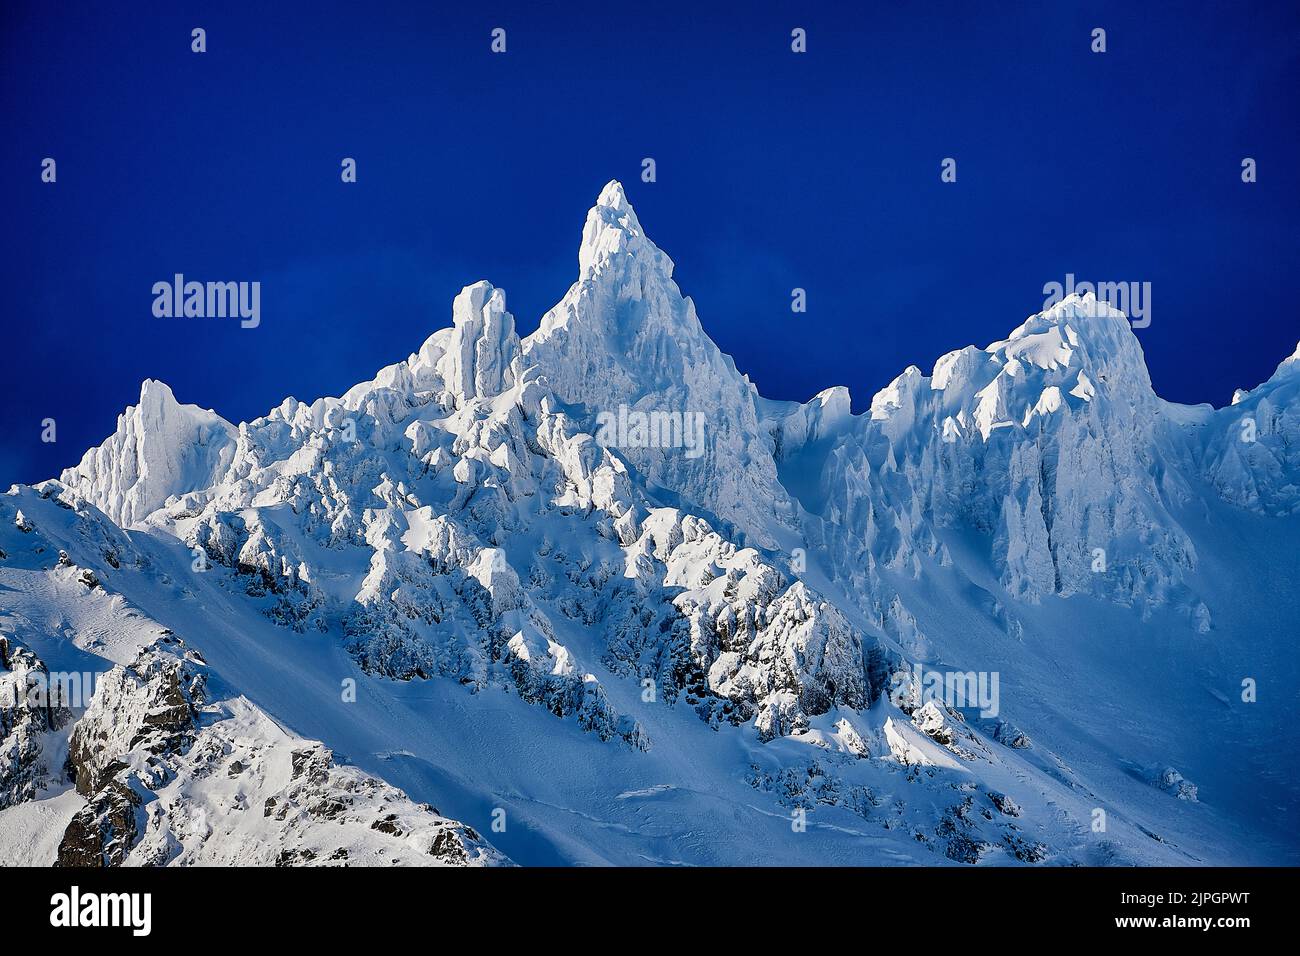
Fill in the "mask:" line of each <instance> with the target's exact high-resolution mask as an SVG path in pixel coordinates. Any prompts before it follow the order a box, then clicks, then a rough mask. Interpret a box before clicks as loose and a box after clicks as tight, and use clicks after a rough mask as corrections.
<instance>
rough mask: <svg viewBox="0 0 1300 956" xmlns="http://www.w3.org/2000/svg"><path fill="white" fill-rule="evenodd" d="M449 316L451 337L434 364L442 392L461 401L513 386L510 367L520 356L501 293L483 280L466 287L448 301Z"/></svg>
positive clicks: (500, 290) (504, 297) (493, 393)
mask: <svg viewBox="0 0 1300 956" xmlns="http://www.w3.org/2000/svg"><path fill="white" fill-rule="evenodd" d="M451 315H452V323H453V329H452V334H451V338H450V340H449V341H448V343H447V351H446V352H445V353H444V354H443V356H442V357H441V358H440V359H439V360H438V371H439V373H441V375H442V378H443V381H444V382H445V383H446V385H447V388H448V389H450V390H451V391H452V392H454V393H455V394H457V395H458V396H460V397H461V398H465V399H470V398H478V397H488V396H492V395H499V394H500V393H501V392H502V391H504V390H505V389H507V388H509V387H510V386H511V385H512V384H513V383H514V372H513V370H512V369H511V362H512V361H513V360H514V358H515V356H516V355H518V354H519V336H518V335H517V334H516V333H515V319H514V316H513V315H511V314H510V313H509V312H507V311H506V294H505V291H504V290H502V289H498V288H495V287H494V286H493V285H492V284H491V283H490V282H487V281H482V280H481V281H479V282H475V283H474V284H473V285H468V286H466V287H465V288H464V289H462V290H461V292H460V294H459V295H458V296H456V299H455V301H453V302H452V306H451Z"/></svg>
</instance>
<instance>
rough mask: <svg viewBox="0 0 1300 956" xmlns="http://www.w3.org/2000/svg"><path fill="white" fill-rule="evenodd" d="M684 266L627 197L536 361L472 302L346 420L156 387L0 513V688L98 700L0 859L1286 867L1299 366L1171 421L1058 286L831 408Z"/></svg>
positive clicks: (52, 728) (538, 340)
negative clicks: (761, 385)
mask: <svg viewBox="0 0 1300 956" xmlns="http://www.w3.org/2000/svg"><path fill="white" fill-rule="evenodd" d="M671 276H672V262H671V260H669V259H668V257H667V256H666V255H665V254H664V253H663V252H662V251H660V250H659V249H658V248H657V247H656V246H655V245H654V244H653V243H652V242H651V241H650V240H649V239H648V238H647V237H646V235H645V233H644V231H643V229H642V227H641V224H640V222H639V220H638V219H637V217H636V214H635V212H634V211H633V210H632V208H631V206H630V204H629V203H628V201H627V198H626V196H625V195H624V193H623V190H622V188H621V187H620V186H619V185H618V184H617V183H610V184H609V185H608V186H606V187H605V189H604V190H603V191H602V192H601V194H600V197H599V199H598V200H597V205H596V206H595V207H594V208H593V209H592V210H591V212H590V213H589V214H588V217H587V221H586V225H585V227H584V230H583V235H582V243H581V247H580V250H579V278H578V281H577V282H576V283H575V284H574V285H573V286H572V287H571V288H570V290H569V291H568V292H567V293H566V295H565V297H564V298H563V299H562V300H561V302H560V303H559V304H558V305H557V306H556V307H555V308H554V309H552V310H551V311H550V312H548V313H547V315H546V316H545V317H544V318H543V320H542V323H541V326H540V327H539V329H538V330H537V332H535V333H534V334H533V335H531V336H529V337H527V338H525V339H522V340H521V339H520V337H519V336H518V335H517V333H516V331H515V325H514V320H513V317H512V316H511V315H510V313H509V311H508V310H507V306H506V298H505V294H504V292H503V291H502V290H500V289H498V288H495V287H494V286H492V285H491V284H490V283H488V282H478V283H475V284H474V285H471V286H468V287H466V289H465V290H464V291H463V292H462V293H461V294H460V295H458V296H457V297H456V300H455V302H454V303H453V306H452V324H451V326H450V327H448V328H444V329H441V330H439V331H437V332H435V333H433V335H431V336H430V337H429V338H428V339H427V340H426V341H425V342H424V343H423V344H422V345H421V346H420V348H419V349H418V350H416V351H415V352H414V353H412V354H411V355H410V356H409V357H408V358H406V359H405V360H404V361H401V362H398V363H396V364H394V365H391V366H389V367H388V368H385V369H382V370H380V371H379V372H378V374H377V375H376V376H375V377H374V378H373V379H372V380H371V381H368V382H364V383H361V384H358V385H357V386H355V387H354V388H352V389H351V390H349V391H348V392H347V393H345V394H344V395H342V396H340V397H337V398H321V399H317V400H316V401H314V402H311V403H303V402H299V401H297V400H296V399H293V398H289V399H286V400H285V401H284V402H283V403H282V404H281V405H280V406H278V407H277V408H275V409H272V410H271V411H270V412H269V413H268V414H267V415H266V416H264V417H262V418H259V419H257V420H255V421H252V422H246V423H242V424H240V425H239V426H237V427H236V426H233V425H230V424H228V423H226V422H225V421H224V420H222V419H221V418H220V417H219V416H217V415H216V414H215V413H213V412H204V411H201V410H200V409H198V408H196V407H195V406H187V405H180V404H178V403H177V402H176V401H175V399H174V397H173V396H172V394H171V392H170V390H169V389H167V388H166V386H164V385H161V384H160V383H156V382H146V383H145V386H144V388H143V389H142V394H141V404H140V405H139V406H137V407H135V408H132V409H128V410H127V412H126V413H125V414H124V415H123V416H122V417H121V418H120V419H119V425H118V429H117V432H116V433H115V434H114V435H113V436H112V437H110V438H109V439H108V440H107V441H106V442H105V443H104V444H103V445H102V446H100V447H99V448H98V449H92V450H91V451H89V452H87V453H86V456H85V457H84V458H83V460H82V462H81V464H80V465H78V466H77V467H76V468H72V469H69V470H67V471H66V472H64V474H63V475H62V477H61V479H60V480H59V481H57V482H55V481H51V482H46V483H44V484H42V485H40V486H37V487H35V488H27V487H23V486H15V487H14V488H12V489H11V490H10V492H9V494H8V495H6V496H3V497H0V639H3V640H4V641H5V642H7V644H8V646H10V647H13V648H21V649H22V652H21V654H19V655H17V656H14V655H9V656H8V657H7V658H6V660H5V661H4V662H3V664H4V666H3V668H0V681H7V682H9V683H14V682H16V681H17V680H19V679H20V678H19V676H15V675H22V674H30V673H32V672H33V671H37V670H40V669H42V668H43V669H44V670H45V671H46V672H64V671H77V672H84V671H95V672H106V673H102V674H101V677H100V678H99V681H98V685H97V689H96V692H95V696H94V697H93V698H91V699H89V700H88V701H74V702H72V704H73V706H70V707H68V708H67V709H66V711H59V712H55V711H51V710H50V709H49V708H45V709H42V708H40V707H36V708H33V707H27V708H25V709H24V708H13V709H9V710H6V711H5V717H4V723H2V724H0V731H3V733H2V734H0V737H2V738H3V747H0V795H4V796H3V799H0V846H2V847H3V848H4V850H5V858H6V859H8V860H13V861H21V862H34V863H47V864H48V863H52V862H54V861H55V860H56V859H58V860H61V861H63V862H73V863H85V862H90V861H94V862H102V863H107V864H156V863H172V864H187V863H199V864H205V863H220V862H226V861H229V860H233V859H241V860H246V861H250V862H258V863H267V864H270V863H283V864H291V865H294V864H308V863H314V864H319V863H332V864H338V863H348V862H351V863H357V862H366V863H374V862H398V863H416V862H434V863H437V862H449V863H499V862H504V860H505V858H507V857H508V858H509V859H510V860H512V861H514V862H517V863H521V864H525V865H527V864H541V863H566V864H621V865H637V864H647V863H653V864H666V865H692V864H695V865H698V864H766V863H794V864H808V865H817V864H832V865H835V864H864V863H865V864H873V863H885V864H893V863H897V864H920V865H925V864H936V863H944V864H948V863H952V864H980V863H983V864H1015V865H1022V864H1023V865H1035V864H1038V865H1067V864H1075V863H1083V864H1098V865H1104V864H1168V865H1179V864H1191V863H1210V864H1228V863H1277V862H1292V863H1294V862H1296V859H1297V855H1298V854H1300V850H1298V847H1300V841H1297V839H1296V837H1297V824H1296V822H1295V821H1296V815H1297V812H1298V811H1300V799H1298V797H1300V794H1298V793H1297V789H1298V787H1300V784H1298V783H1297V780H1296V778H1295V775H1294V771H1293V767H1294V759H1295V756H1296V755H1297V752H1300V747H1297V743H1298V742H1300V741H1297V732H1296V730H1295V726H1296V724H1295V721H1294V719H1293V714H1294V710H1295V705H1296V703H1297V696H1298V695H1297V690H1296V688H1297V686H1300V684H1298V683H1297V680H1298V679H1300V673H1297V670H1298V669H1300V668H1298V666H1297V662H1296V655H1295V654H1294V652H1293V650H1292V646H1291V642H1290V640H1289V638H1290V637H1291V636H1292V635H1293V634H1294V632H1295V625H1296V622H1297V621H1300V595H1298V594H1297V589H1296V588H1295V586H1294V581H1295V580H1296V575H1297V572H1300V549H1297V548H1296V547H1295V546H1294V541H1295V536H1296V531H1297V530H1298V528H1300V490H1298V486H1300V483H1298V482H1297V478H1296V476H1297V470H1298V468H1300V461H1297V452H1296V449H1297V448H1298V447H1300V424H1298V418H1297V412H1296V389H1297V387H1300V386H1298V385H1297V383H1298V382H1300V374H1297V372H1296V369H1297V368H1300V359H1297V358H1296V357H1295V356H1293V357H1292V358H1291V359H1289V360H1287V361H1286V362H1284V363H1283V364H1282V366H1280V367H1279V370H1278V372H1277V374H1276V375H1274V377H1273V378H1272V379H1270V380H1269V382H1267V383H1264V384H1263V385H1260V386H1259V387H1258V388H1256V389H1253V390H1251V391H1249V392H1239V393H1238V396H1237V399H1236V402H1235V404H1233V405H1232V406H1230V407H1228V408H1223V409H1218V410H1215V409H1212V408H1210V407H1208V406H1204V407H1197V408H1185V407H1182V406H1176V405H1172V404H1170V403H1167V402H1164V401H1162V400H1161V399H1159V398H1158V397H1157V396H1156V395H1155V394H1154V392H1153V391H1152V388H1151V383H1150V379H1149V377H1148V375H1147V372H1146V367H1145V362H1144V360H1143V357H1142V350H1141V346H1140V344H1139V342H1138V340H1137V337H1136V336H1135V335H1134V333H1133V331H1132V330H1131V328H1130V326H1129V323H1128V322H1127V320H1126V319H1125V318H1124V316H1123V315H1122V314H1120V313H1118V312H1115V311H1114V310H1111V309H1109V308H1108V307H1106V306H1104V305H1100V304H1098V303H1097V302H1096V301H1095V300H1094V299H1092V298H1091V297H1087V298H1083V299H1080V298H1078V297H1077V296H1071V297H1068V298H1067V299H1065V300H1063V301H1062V302H1061V303H1058V304H1057V305H1056V306H1054V307H1053V308H1051V309H1049V310H1047V311H1046V312H1043V313H1040V314H1038V315H1035V316H1031V317H1030V318H1029V319H1028V320H1026V321H1025V322H1024V323H1023V324H1022V325H1021V326H1019V327H1018V328H1017V329H1016V330H1015V331H1013V332H1012V333H1011V334H1010V335H1009V336H1008V337H1007V338H1006V339H1005V340H1003V341H1000V342H996V343H993V344H991V345H989V346H987V347H985V348H982V349H981V348H976V347H969V348H965V349H962V350H959V351H956V352H952V353H950V354H949V355H946V356H944V357H942V358H941V359H939V361H938V362H937V363H936V364H935V367H934V369H933V371H932V372H931V373H930V374H929V375H925V374H923V373H922V372H921V371H920V370H919V369H917V368H915V367H913V368H909V369H907V370H906V371H905V372H904V373H903V374H902V375H900V376H899V377H898V378H897V379H896V380H895V381H894V382H893V383H891V384H890V385H889V386H887V387H886V388H885V389H882V390H881V391H880V392H879V393H878V394H877V395H876V396H875V397H874V398H873V399H872V401H871V403H870V406H869V410H868V411H867V412H866V413H865V414H862V415H853V414H852V412H851V408H850V400H849V395H848V392H847V391H846V390H845V389H842V388H832V389H827V390H826V391H824V392H822V393H820V394H819V395H817V396H815V397H814V398H813V399H812V400H811V401H809V402H808V403H806V404H798V403H791V402H775V401H770V400H767V399H764V398H762V397H761V396H760V395H759V394H758V392H757V390H756V388H755V387H754V386H753V384H752V383H750V382H749V380H748V379H747V378H746V377H745V376H743V375H742V374H740V373H739V372H738V371H737V369H736V368H735V365H734V363H733V362H732V361H731V359H730V358H729V357H727V356H726V355H724V354H723V353H721V352H720V351H719V349H718V348H717V346H716V345H715V344H714V343H713V342H712V341H711V340H710V339H709V338H708V336H707V335H706V334H705V332H704V330H703V328H702V327H701V325H700V322H699V319H698V317H697V316H696V313H695V308H694V305H693V304H692V303H691V301H690V300H689V299H688V298H685V297H683V296H682V295H681V293H680V291H679V289H678V288H677V286H676V284H675V283H674V282H673V281H672V277H671ZM1298 354H1300V352H1298ZM674 415H675V416H677V418H676V422H677V423H678V425H681V426H683V428H684V427H685V425H684V423H688V422H691V421H694V420H696V419H692V418H690V417H689V416H696V415H698V416H701V417H700V418H699V419H698V420H699V421H701V422H702V432H701V433H700V434H701V438H702V445H701V446H699V447H695V446H693V445H691V443H690V442H689V441H688V440H687V439H688V438H689V435H688V433H687V432H686V431H684V430H683V428H679V429H678V430H677V431H676V432H674V431H673V430H672V429H671V428H669V427H668V426H667V424H666V423H671V422H673V421H674V419H673V416H674ZM638 416H640V418H639V419H638ZM656 416H658V417H657V418H656ZM611 418H614V419H620V420H621V421H622V422H623V423H624V424H626V423H627V422H631V423H632V427H631V429H628V428H623V427H620V428H619V429H618V430H615V431H611V430H609V429H608V428H605V427H602V425H603V424H607V423H608V422H609V421H610V420H611ZM638 420H639V421H641V422H643V423H644V422H651V423H656V422H657V423H658V424H659V425H662V426H663V427H662V428H659V429H658V430H656V428H651V429H650V430H649V431H646V430H644V429H643V430H642V431H641V432H640V433H638V432H636V431H635V428H636V427H637V426H636V422H637V421H638ZM665 438H668V439H670V440H668V441H664V440H663V439H665ZM110 665H111V669H110ZM925 672H930V673H936V672H937V673H939V674H940V675H944V674H946V675H949V676H950V677H951V676H952V675H965V674H969V675H971V677H972V678H974V677H976V675H979V677H980V678H981V679H985V680H986V681H987V680H989V679H996V681H997V687H998V690H999V693H998V695H997V699H996V700H995V701H993V702H992V703H993V704H994V706H992V707H988V706H985V707H981V706H969V705H971V704H973V703H975V702H974V701H969V700H952V699H949V698H944V699H940V700H937V701H936V700H931V699H928V698H926V697H924V696H923V695H922V694H921V693H920V692H919V691H920V685H919V681H920V674H922V673H925ZM22 679H23V680H28V679H29V678H26V677H24V678H22ZM1252 681H1253V685H1251V686H1252V687H1253V688H1254V696H1253V698H1252V699H1250V700H1249V701H1248V700H1247V699H1246V698H1247V697H1250V696H1251V695H1250V694H1247V693H1245V691H1244V687H1243V682H1247V684H1249V683H1250V682H1252ZM914 682H916V683H914ZM132 727H134V728H137V729H136V730H134V731H131V732H128V731H127V728H132ZM313 741H323V744H319V743H313ZM327 748H328V749H327ZM65 765H66V766H67V767H68V768H69V769H70V775H71V779H65V774H64V773H63V772H62V768H63V767H64V766H65ZM398 788H400V789H398ZM416 801H424V803H423V804H421V803H417V802H416ZM434 804H436V806H437V807H439V808H441V810H440V811H435V810H433V809H432V806H431V805H434ZM441 811H446V813H447V814H449V816H447V817H444V816H443V815H442V813H441ZM340 821H341V822H340ZM456 821H463V822H456ZM1103 821H1104V823H1103ZM56 831H57V832H58V833H59V835H58V837H57V839H56V837H55V833H56ZM25 835H31V836H30V838H28V837H27V836H25ZM488 841H490V842H491V846H489V845H488Z"/></svg>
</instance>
